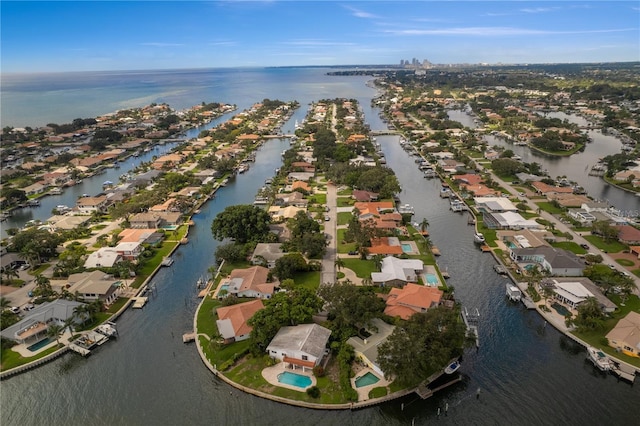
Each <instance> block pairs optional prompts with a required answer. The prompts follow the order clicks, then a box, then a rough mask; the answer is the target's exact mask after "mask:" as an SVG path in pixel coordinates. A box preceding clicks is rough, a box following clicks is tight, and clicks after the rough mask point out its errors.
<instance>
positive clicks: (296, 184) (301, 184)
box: [291, 180, 311, 193]
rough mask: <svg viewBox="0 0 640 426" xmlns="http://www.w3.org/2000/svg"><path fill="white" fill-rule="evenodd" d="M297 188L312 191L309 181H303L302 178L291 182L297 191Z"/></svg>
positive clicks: (293, 188) (292, 187) (292, 188)
mask: <svg viewBox="0 0 640 426" xmlns="http://www.w3.org/2000/svg"><path fill="white" fill-rule="evenodd" d="M297 189H301V190H303V191H305V192H307V193H309V192H311V185H309V184H308V183H307V182H302V181H300V180H297V181H295V182H293V183H292V184H291V190H292V191H295V190H297Z"/></svg>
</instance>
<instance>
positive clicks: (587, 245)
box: [580, 244, 589, 250]
mask: <svg viewBox="0 0 640 426" xmlns="http://www.w3.org/2000/svg"><path fill="white" fill-rule="evenodd" d="M580 247H582V248H583V249H585V250H589V244H580Z"/></svg>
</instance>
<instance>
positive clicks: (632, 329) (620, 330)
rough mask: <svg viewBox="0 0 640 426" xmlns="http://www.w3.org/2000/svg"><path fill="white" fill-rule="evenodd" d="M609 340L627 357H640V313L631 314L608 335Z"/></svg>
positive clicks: (610, 343)
mask: <svg viewBox="0 0 640 426" xmlns="http://www.w3.org/2000/svg"><path fill="white" fill-rule="evenodd" d="M607 340H608V341H609V346H611V347H613V348H616V349H617V350H620V351H622V353H624V354H625V355H629V356H633V357H640V313H638V312H633V311H632V312H629V313H628V314H627V315H626V316H625V317H624V318H622V319H621V320H620V321H618V323H617V324H616V326H615V327H614V328H613V329H612V330H611V331H610V332H609V333H608V334H607Z"/></svg>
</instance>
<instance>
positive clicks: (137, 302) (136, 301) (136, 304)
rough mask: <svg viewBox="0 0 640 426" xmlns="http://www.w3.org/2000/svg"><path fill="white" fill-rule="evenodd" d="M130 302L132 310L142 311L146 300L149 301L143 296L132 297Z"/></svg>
mask: <svg viewBox="0 0 640 426" xmlns="http://www.w3.org/2000/svg"><path fill="white" fill-rule="evenodd" d="M131 300H132V301H133V309H142V308H143V307H144V305H146V304H147V300H149V298H148V297H144V296H138V297H132V298H131Z"/></svg>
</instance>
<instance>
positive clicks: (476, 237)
mask: <svg viewBox="0 0 640 426" xmlns="http://www.w3.org/2000/svg"><path fill="white" fill-rule="evenodd" d="M473 241H475V242H476V243H478V244H482V243H484V242H485V239H484V235H482V233H480V232H476V233H475V234H473Z"/></svg>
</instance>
